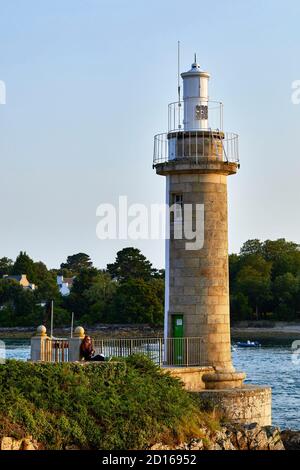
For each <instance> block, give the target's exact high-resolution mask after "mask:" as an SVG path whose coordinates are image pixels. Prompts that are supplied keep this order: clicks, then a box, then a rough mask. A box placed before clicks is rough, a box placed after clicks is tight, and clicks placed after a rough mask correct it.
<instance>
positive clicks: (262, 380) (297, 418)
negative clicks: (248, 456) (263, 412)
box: [232, 342, 300, 430]
mask: <svg viewBox="0 0 300 470" xmlns="http://www.w3.org/2000/svg"><path fill="white" fill-rule="evenodd" d="M233 345H234V343H233ZM232 360H233V363H234V366H235V368H236V369H237V370H240V371H243V372H246V374H247V378H246V381H245V383H249V384H251V383H253V384H257V385H269V386H271V387H272V424H274V425H275V426H280V427H281V428H282V429H286V428H290V429H294V430H300V363H299V364H298V365H295V364H293V362H292V350H291V342H290V343H288V344H274V343H273V344H272V343H271V344H270V343H269V344H268V343H267V344H264V343H263V345H262V347H261V348H236V349H235V351H233V352H232Z"/></svg>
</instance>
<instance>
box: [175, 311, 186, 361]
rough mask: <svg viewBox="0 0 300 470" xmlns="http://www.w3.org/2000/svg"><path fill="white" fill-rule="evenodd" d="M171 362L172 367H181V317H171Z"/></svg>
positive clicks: (179, 315)
mask: <svg viewBox="0 0 300 470" xmlns="http://www.w3.org/2000/svg"><path fill="white" fill-rule="evenodd" d="M172 321H173V324H172V329H173V346H172V349H173V362H174V365H178V366H179V365H183V363H184V360H183V341H184V340H183V315H181V314H178V315H173V317H172Z"/></svg>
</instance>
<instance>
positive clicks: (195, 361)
mask: <svg viewBox="0 0 300 470" xmlns="http://www.w3.org/2000/svg"><path fill="white" fill-rule="evenodd" d="M93 345H94V349H95V353H96V354H103V355H104V356H105V357H112V358H125V357H128V356H131V355H133V354H143V355H145V356H147V357H148V358H149V359H151V360H152V361H153V362H154V363H155V364H156V365H158V366H177V367H180V366H182V367H188V366H202V365H203V366H204V365H207V364H206V358H205V354H204V347H203V338H201V337H189V338H167V339H164V338H134V339H127V338H124V339H121V338H114V339H95V340H94V341H93Z"/></svg>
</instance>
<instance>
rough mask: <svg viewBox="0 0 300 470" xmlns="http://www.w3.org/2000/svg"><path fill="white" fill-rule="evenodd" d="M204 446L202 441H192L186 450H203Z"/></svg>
mask: <svg viewBox="0 0 300 470" xmlns="http://www.w3.org/2000/svg"><path fill="white" fill-rule="evenodd" d="M203 449H204V444H203V440H202V439H192V440H191V441H190V443H189V448H188V450H203Z"/></svg>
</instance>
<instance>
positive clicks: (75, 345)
mask: <svg viewBox="0 0 300 470" xmlns="http://www.w3.org/2000/svg"><path fill="white" fill-rule="evenodd" d="M84 335H85V333H84V328H82V326H77V328H75V331H74V336H73V338H70V339H69V362H76V361H80V360H81V357H80V345H81V343H82V340H83V338H84Z"/></svg>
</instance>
